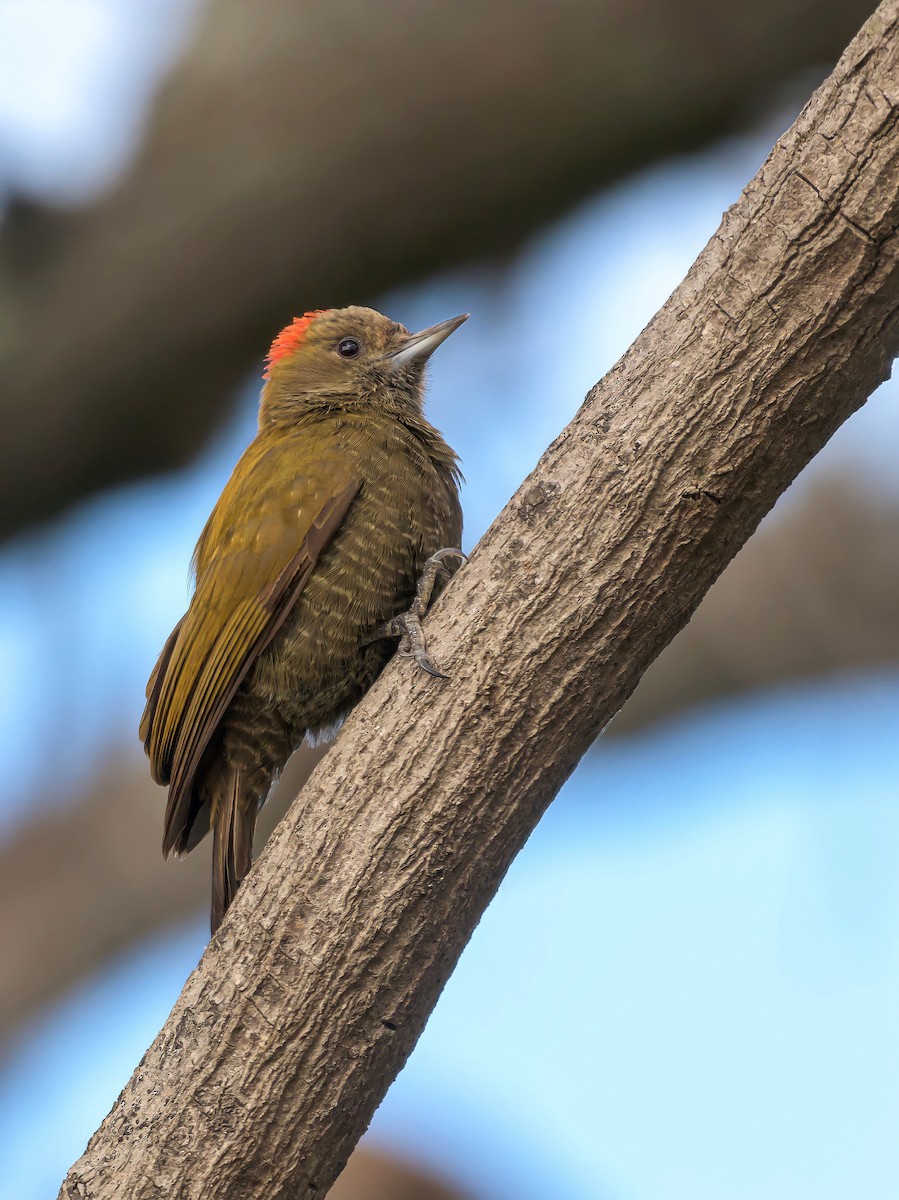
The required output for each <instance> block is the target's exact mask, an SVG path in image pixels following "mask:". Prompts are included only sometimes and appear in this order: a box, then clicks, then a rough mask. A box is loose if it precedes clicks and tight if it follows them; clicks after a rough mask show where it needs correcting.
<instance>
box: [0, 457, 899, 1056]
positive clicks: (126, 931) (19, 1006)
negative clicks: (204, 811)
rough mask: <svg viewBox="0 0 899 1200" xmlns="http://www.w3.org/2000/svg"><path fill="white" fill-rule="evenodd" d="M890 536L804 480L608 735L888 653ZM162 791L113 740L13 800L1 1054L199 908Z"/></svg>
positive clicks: (841, 494)
mask: <svg viewBox="0 0 899 1200" xmlns="http://www.w3.org/2000/svg"><path fill="white" fill-rule="evenodd" d="M897 546H899V508H895V507H891V508H884V507H880V506H878V505H877V504H875V503H872V501H871V500H870V498H868V497H865V496H863V495H861V494H858V493H855V492H853V491H852V490H851V489H850V488H849V487H848V486H847V485H846V481H845V480H841V479H840V477H836V478H834V477H831V478H830V479H829V480H828V481H826V482H825V483H823V484H822V482H821V481H819V482H818V484H817V486H815V487H813V488H812V489H810V491H808V492H807V493H806V494H805V496H804V498H803V501H802V503H801V505H798V506H791V507H790V508H789V509H788V510H787V511H786V512H784V513H783V514H782V515H781V516H780V518H779V519H778V520H776V521H773V522H771V523H769V524H768V525H767V526H766V527H765V528H764V529H760V530H759V531H758V533H757V534H756V535H755V537H753V538H751V539H750V541H749V543H748V544H747V545H746V547H745V548H744V550H743V551H741V553H740V554H738V555H737V557H736V559H735V560H734V561H733V562H732V563H731V565H730V566H729V567H728V568H727V570H726V571H725V572H724V574H723V575H722V576H721V578H720V579H719V580H718V582H717V583H716V584H715V586H714V587H713V588H712V589H711V591H710V592H709V593H708V595H707V596H706V597H705V599H704V600H703V602H702V604H701V605H700V607H699V611H698V612H697V614H696V616H695V617H694V618H693V620H692V621H691V622H690V624H689V625H688V626H687V628H686V629H684V630H683V631H682V632H681V633H680V634H679V635H678V636H677V637H676V638H675V639H674V641H673V642H672V644H671V645H670V646H669V647H668V648H667V649H666V650H665V652H664V653H663V654H662V655H661V656H660V657H659V658H658V659H656V661H655V662H654V663H653V665H652V667H651V668H650V669H649V671H647V673H646V675H644V677H643V678H642V679H641V681H640V686H639V687H638V688H637V690H636V692H635V693H634V695H633V696H632V697H631V698H630V699H629V700H628V702H627V704H625V706H624V708H623V710H622V711H621V713H619V715H618V716H617V717H616V718H615V721H614V723H613V725H612V727H611V730H610V733H611V734H613V735H614V734H621V733H628V732H631V731H633V730H634V729H637V728H640V727H642V726H645V725H646V724H647V723H648V722H651V721H654V720H658V719H660V718H664V717H669V716H671V714H672V713H677V712H682V711H683V710H684V709H685V708H688V707H689V706H690V705H691V704H698V703H701V702H703V701H705V702H708V701H709V700H711V699H714V698H719V697H722V696H729V695H734V694H735V693H738V692H742V691H747V690H750V689H752V688H758V687H770V686H773V685H775V684H781V685H783V684H785V683H789V682H791V681H793V680H797V679H807V678H810V677H813V676H818V677H820V676H822V675H828V674H834V673H837V672H850V671H865V670H871V669H873V668H877V667H884V666H887V665H888V664H895V663H899V622H897V621H896V613H895V608H896V596H897V595H899V555H897V554H896V547H897ZM134 749H135V750H136V747H135V748H134ZM323 750H324V747H318V748H317V749H315V750H312V749H310V747H308V746H303V747H301V749H300V750H299V752H298V753H297V754H296V755H294V757H293V759H292V760H291V762H290V765H289V767H288V769H287V771H286V772H285V773H284V775H283V776H282V777H281V779H280V781H279V783H278V787H277V789H276V791H275V793H274V795H272V796H271V797H269V800H268V802H267V803H266V805H265V808H264V809H263V810H262V813H261V815H260V821H259V825H258V827H257V837H256V844H257V846H262V845H263V844H264V842H265V841H266V839H267V837H268V835H269V834H270V833H271V830H272V829H273V828H274V826H275V824H276V823H277V820H278V819H279V818H280V817H281V816H283V814H284V812H285V811H286V809H287V807H288V805H289V803H290V801H291V800H292V799H293V798H294V797H295V796H296V794H297V791H298V790H299V788H300V787H301V786H302V785H303V783H304V782H305V781H306V779H307V778H308V776H309V774H310V772H311V770H312V767H313V766H314V765H315V763H316V762H317V761H318V760H319V759H320V758H321V756H322V752H323ZM59 787H60V790H62V788H63V781H62V780H60V781H59ZM123 797H127V803H123ZM164 799H165V797H164V795H163V793H162V792H160V790H159V788H158V787H157V786H156V785H155V784H154V783H153V782H152V780H151V779H150V776H149V775H148V773H147V767H146V760H145V759H144V756H143V755H142V754H138V753H133V754H129V755H125V754H124V752H123V753H122V755H121V757H118V758H111V759H108V760H104V761H103V762H102V763H101V764H100V765H99V766H98V769H97V771H96V772H95V773H94V774H93V776H92V777H91V778H90V779H89V780H88V781H87V782H86V783H84V784H83V785H82V787H81V790H80V792H79V793H78V794H77V795H73V794H72V793H71V789H69V791H68V793H64V797H63V798H61V799H60V800H58V801H55V802H54V801H48V799H47V797H46V796H41V797H38V796H35V797H33V798H32V799H30V800H28V799H26V801H25V802H24V804H23V805H22V808H23V810H24V811H27V812H30V813H32V819H31V820H30V821H29V822H28V823H27V824H24V825H23V826H22V827H21V828H20V829H17V830H16V831H15V832H14V833H13V834H12V835H11V836H10V838H9V839H8V840H7V841H5V842H0V912H15V913H16V914H17V917H16V920H15V921H2V922H0V962H2V963H3V964H4V970H3V971H2V972H0V1054H2V1045H3V1042H4V1041H7V1040H8V1039H9V1038H10V1037H11V1036H13V1035H14V1034H15V1032H16V1029H17V1027H18V1025H19V1024H20V1023H21V1022H22V1021H24V1020H26V1019H28V1018H30V1017H33V1015H34V1011H35V1009H36V1008H40V1007H42V1006H43V1005H45V1004H48V1003H50V1002H51V1001H52V1000H53V999H54V998H55V997H57V996H58V995H59V994H60V993H62V992H64V991H65V990H66V989H67V988H69V987H71V986H72V985H73V984H74V983H75V982H77V980H79V979H81V978H82V977H83V976H85V975H88V974H90V973H91V972H93V971H96V970H98V969H100V967H101V966H102V963H103V961H104V960H105V959H107V958H108V957H111V956H112V955H114V954H118V953H121V951H122V950H124V949H126V948H127V947H128V946H130V945H132V944H133V943H134V942H135V941H137V940H139V939H141V938H143V937H147V936H149V935H150V934H152V933H154V932H157V931H158V930H159V929H161V928H163V927H164V926H166V925H168V924H170V923H173V922H175V921H177V920H183V919H184V918H186V917H188V916H190V915H192V914H199V913H200V912H201V910H204V911H205V907H206V903H207V888H208V877H209V862H208V859H207V856H206V855H205V854H202V853H201V854H192V855H190V856H189V857H188V858H187V859H185V860H184V862H180V863H171V862H169V863H166V862H163V860H162V855H161V854H160V853H159V828H160V820H161V816H162V807H163V803H164ZM73 846H77V847H78V848H79V850H78V853H77V854H73V853H72V847H73ZM110 896H115V898H116V900H115V904H110V902H109V898H110Z"/></svg>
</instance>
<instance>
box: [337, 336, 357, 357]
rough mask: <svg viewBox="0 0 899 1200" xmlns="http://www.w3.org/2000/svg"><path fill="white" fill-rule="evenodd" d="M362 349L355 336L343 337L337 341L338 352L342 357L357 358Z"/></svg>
mask: <svg viewBox="0 0 899 1200" xmlns="http://www.w3.org/2000/svg"><path fill="white" fill-rule="evenodd" d="M361 349H362V347H361V346H360V345H359V343H358V342H357V341H356V339H355V338H341V340H340V341H339V342H338V343H337V353H338V354H339V355H340V357H341V358H355V357H356V356H357V355H358V353H359V351H360V350H361Z"/></svg>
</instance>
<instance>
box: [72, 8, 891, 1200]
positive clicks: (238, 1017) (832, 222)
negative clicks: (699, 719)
mask: <svg viewBox="0 0 899 1200" xmlns="http://www.w3.org/2000/svg"><path fill="white" fill-rule="evenodd" d="M897 33H899V0H885V2H884V3H883V4H881V6H880V8H879V9H878V10H877V13H876V14H875V15H874V16H873V17H872V18H871V19H870V21H869V22H868V23H867V24H866V26H865V27H864V29H863V30H862V32H861V33H860V34H859V36H858V37H857V38H856V40H855V41H854V42H853V43H852V45H851V46H850V47H849V49H848V50H847V51H846V53H845V55H844V56H843V58H842V59H841V61H840V63H839V65H838V66H837V68H836V70H835V72H834V74H833V76H832V77H831V78H830V79H829V80H828V81H827V83H826V84H825V85H824V86H823V87H822V88H821V89H820V90H819V91H818V93H817V94H816V95H815V97H814V98H813V100H812V101H811V103H810V104H809V105H808V106H807V107H806V109H805V110H804V112H803V113H802V115H801V116H800V118H799V119H798V120H797V122H796V124H795V125H794V126H793V127H792V128H791V129H790V130H789V131H788V132H787V134H785V135H784V137H783V138H782V139H781V141H780V142H779V143H778V145H777V146H776V147H775V149H774V150H773V152H772V154H771V155H770V157H769V158H768V160H767V161H766V162H765V164H764V165H763V167H762V168H761V170H760V172H759V174H758V175H757V176H756V177H755V179H753V180H752V182H751V183H750V184H749V186H748V187H747V189H746V191H745V192H744V194H743V196H742V197H741V199H740V201H739V202H738V203H737V204H736V205H734V207H733V208H732V209H731V210H730V211H729V212H728V213H727V214H726V216H725V218H724V220H723V222H722V224H721V227H720V228H719V230H718V232H717V233H716V234H715V236H714V237H713V238H712V240H711V241H710V243H709V245H708V246H707V247H706V249H705V250H704V251H703V253H702V254H701V255H700V257H699V259H698V260H697V262H696V263H695V264H694V266H693V268H692V269H691V270H690V272H689V274H688V275H687V277H686V279H685V280H684V282H683V283H682V284H681V286H680V287H679V288H678V289H677V291H676V292H675V293H674V295H673V296H672V297H671V299H670V300H669V301H668V302H667V304H666V305H665V306H664V308H663V309H662V310H661V311H660V312H659V314H658V315H657V316H656V317H655V318H654V319H653V321H652V322H651V323H650V324H649V325H648V326H647V328H646V329H645V330H644V332H643V333H642V334H641V335H640V337H639V338H638V339H637V341H636V342H635V343H634V345H633V346H632V347H631V349H630V350H629V351H628V353H627V354H626V355H625V356H624V357H623V358H622V359H621V360H620V361H619V362H618V363H617V364H616V366H615V367H614V368H613V369H612V371H611V372H610V373H609V374H608V375H607V376H606V377H605V379H603V380H602V381H601V382H600V383H599V384H598V385H597V386H596V387H595V388H594V389H593V390H592V392H591V393H590V394H589V396H588V397H587V399H586V401H585V403H584V405H583V407H582V408H581V410H580V412H579V413H578V415H577V416H576V417H575V419H574V420H573V421H572V422H571V424H570V425H569V426H568V427H567V428H566V429H565V430H564V431H563V433H562V434H561V435H560V437H559V438H558V439H557V440H556V441H555V442H554V443H553V445H552V446H551V447H550V448H549V449H548V450H547V451H546V453H545V454H544V455H543V457H542V459H541V461H540V463H539V464H538V466H537V468H536V470H535V471H534V472H533V473H532V474H531V475H530V476H529V478H528V479H527V480H526V481H525V482H524V484H523V485H522V487H521V488H520V489H519V491H518V493H517V494H516V495H515V496H514V497H513V499H512V500H511V501H510V502H509V504H508V505H507V506H506V508H505V509H504V510H503V512H502V514H501V515H500V517H499V518H498V519H497V520H496V522H495V523H494V525H493V526H492V527H491V529H490V530H489V532H488V533H487V534H486V536H485V537H484V539H483V540H482V542H481V543H480V545H479V546H478V548H477V551H476V553H475V555H474V556H473V558H472V561H471V563H470V565H469V566H467V567H465V568H463V569H462V571H461V572H460V573H459V575H458V576H457V578H456V579H455V581H454V583H453V585H452V587H451V588H450V589H448V591H447V592H446V593H445V594H444V596H443V597H441V599H440V601H439V603H438V606H437V611H436V613H435V619H434V620H431V621H429V623H428V634H429V639H430V640H429V649H430V650H431V652H432V653H433V655H434V657H435V659H436V661H437V662H439V663H441V664H442V665H443V666H444V667H445V668H446V669H447V670H448V671H449V672H450V674H451V676H452V678H451V680H450V681H449V682H447V683H444V684H441V683H439V682H436V681H434V680H432V679H430V678H425V677H423V676H422V675H421V674H420V673H416V672H415V670H414V668H413V667H412V666H411V664H410V663H409V662H408V661H404V660H399V659H396V660H394V661H393V662H392V663H391V664H390V665H389V666H388V668H387V670H386V672H385V673H384V675H383V676H382V678H381V679H380V681H379V682H378V684H377V685H376V686H375V688H373V689H372V691H371V693H370V694H369V695H368V696H367V697H366V698H365V700H363V701H362V703H361V704H360V705H359V706H358V707H357V708H356V710H355V711H354V713H353V714H352V716H351V717H350V719H349V721H348V723H347V725H346V727H345V729H344V730H343V732H342V734H341V736H340V737H339V738H338V740H337V742H336V744H335V745H334V747H333V748H332V749H331V751H330V753H329V754H328V756H327V757H326V759H325V760H324V762H323V763H322V764H321V766H320V767H319V768H318V769H317V770H316V772H315V773H314V774H313V776H312V778H311V779H310V781H309V783H308V784H307V786H306V788H304V790H303V792H302V793H301V796H300V799H299V801H298V802H297V803H296V804H295V805H294V806H293V807H292V808H291V810H290V812H289V813H288V814H287V816H286V817H285V819H284V821H283V822H282V823H281V825H280V826H279V828H278V829H277V830H276V832H275V834H274V835H273V837H272V839H271V841H270V842H269V845H268V846H267V848H266V850H265V851H264V852H263V854H262V856H261V859H260V861H259V863H258V864H257V867H256V868H255V869H254V870H253V871H252V872H251V873H250V875H249V877H248V878H247V880H246V881H245V883H244V884H243V886H242V888H241V891H240V894H239V895H238V898H237V901H236V903H235V905H234V907H233V909H232V910H231V912H230V913H229V915H228V918H227V919H226V921H225V922H224V924H223V926H222V929H221V932H220V934H219V935H218V936H217V937H216V938H215V939H214V940H213V941H212V943H211V944H210V947H209V949H208V950H207V952H206V954H205V955H204V958H203V960H202V962H201V964H200V966H199V967H198V969H197V970H196V971H195V972H194V973H193V975H192V976H191V977H190V979H189V980H188V982H187V984H186V985H185V988H184V991H183V992H182V995H181V997H180V999H179V1001H178V1003H177V1005H176V1006H175V1009H174V1010H173V1012H172V1014H171V1016H170V1017H169V1019H168V1021H167V1022H166V1024H165V1026H164V1027H163V1029H162V1031H161V1032H160V1034H159V1035H158V1037H157V1038H156V1040H155V1041H154V1043H153V1045H152V1046H151V1048H150V1049H149V1051H148V1052H147V1054H146V1055H145V1056H144V1058H143V1060H142V1062H141V1063H140V1065H139V1066H138V1068H137V1070H136V1072H135V1074H134V1075H133V1076H132V1078H131V1080H130V1082H129V1083H128V1085H127V1086H126V1088H125V1090H124V1092H123V1093H122V1095H121V1097H120V1098H119V1100H118V1101H117V1103H116V1105H115V1107H114V1108H113V1110H112V1112H111V1113H110V1115H109V1116H108V1117H107V1118H106V1120H105V1121H104V1123H103V1125H102V1126H101V1128H100V1130H99V1131H98V1133H97V1134H96V1135H95V1136H94V1137H93V1138H92V1140H91V1142H90V1144H89V1146H88V1148H87V1151H86V1152H85V1154H84V1156H83V1157H82V1158H81V1159H80V1160H79V1161H78V1163H76V1165H75V1166H74V1167H73V1168H72V1170H71V1172H70V1173H69V1175H68V1177H67V1179H66V1181H65V1183H64V1184H63V1188H62V1192H61V1195H62V1196H63V1197H68V1198H70V1200H72V1198H75V1197H79V1198H81V1200H85V1198H87V1197H90V1198H91V1200H101V1198H106V1197H109V1198H110V1200H111V1198H112V1197H119V1196H123V1195H127V1196H128V1197H129V1198H130V1200H149V1198H150V1197H160V1196H165V1197H167V1198H168V1197H171V1198H173V1200H174V1198H175V1197H179V1198H187V1197H197V1198H199V1197H207V1196H217V1197H228V1198H233V1200H238V1198H240V1200H257V1198H258V1200H262V1198H263V1197H265V1200H287V1197H291V1198H295V1197H297V1196H304V1197H309V1200H316V1198H320V1197H323V1196H324V1195H325V1193H326V1192H327V1190H328V1188H329V1187H330V1185H331V1184H332V1183H333V1182H334V1180H335V1178H336V1177H337V1174H338V1172H339V1170H340V1168H341V1166H342V1165H343V1163H344V1162H345V1161H346V1159H347V1157H348V1155H349V1153H350V1151H351V1149H352V1147H353V1146H354V1144H355V1143H356V1141H357V1139H358V1138H359V1136H360V1134H361V1133H362V1131H363V1130H364V1129H365V1127H366V1125H367V1124H368V1122H369V1120H370V1119H371V1116H372V1113H373V1112H374V1110H375V1107H376V1106H377V1104H378V1102H379V1101H380V1099H381V1097H382V1096H383V1095H384V1092H385V1091H386V1089H387V1087H388V1085H389V1083H390V1081H391V1080H392V1079H393V1078H394V1076H395V1075H396V1073H397V1071H398V1070H399V1068H400V1067H401V1066H402V1064H403V1062H404V1061H405V1059H406V1057H407V1055H408V1054H409V1052H410V1050H411V1049H412V1047H413V1046H414V1044H415V1041H416V1039H417V1038H418V1036H419V1034H420V1033H421V1030H422V1028H423V1026H424V1023H425V1020H426V1019H427V1016H428V1014H429V1013H430V1011H431V1009H432V1008H433V1006H434V1004H435V1002H436V999H437V997H438V995H439V993H440V990H441V988H442V987H443V985H444V983H445V982H446V979H447V978H448V976H449V974H450V972H451V970H452V969H453V966H454V965H455V962H456V960H457V958H458V956H459V954H460V953H461V951H462V948H463V947H464V945H465V943H466V941H467V940H468V938H469V936H470V935H471V932H472V930H473V929H474V927H475V925H476V924H477V921H478V920H479V918H480V916H481V914H482V912H483V911H484V908H485V907H486V905H487V903H488V902H489V900H490V898H491V897H492V896H493V894H494V892H495V890H496V888H497V886H498V885H499V882H500V880H501V879H502V877H503V874H504V873H505V871H506V869H507V868H508V866H509V863H510V862H511V860H512V858H513V857H514V856H515V854H516V853H517V852H518V850H519V849H520V848H521V846H522V845H523V844H524V842H525V840H526V839H527V837H528V836H529V834H530V833H531V832H532V830H533V829H534V826H535V825H536V823H537V821H538V820H539V818H540V816H541V814H542V813H543V811H544V809H545V808H546V806H547V804H548V803H549V802H550V800H551V799H552V797H553V796H554V795H555V794H556V792H557V791H558V789H559V787H560V786H561V785H562V783H563V782H564V780H565V779H566V778H567V777H568V775H569V774H570V773H571V771H572V770H573V769H574V767H575V765H576V763H577V761H578V759H579V758H580V756H581V755H582V754H583V753H584V751H585V750H586V749H587V747H588V746H589V745H590V743H591V742H592V740H593V738H594V737H595V736H596V734H597V733H598V731H599V730H600V729H601V728H602V727H603V726H604V725H605V724H606V723H607V722H608V721H609V720H610V719H611V718H612V716H613V715H614V714H615V713H616V712H617V711H618V710H619V709H620V707H621V705H622V704H623V703H624V701H625V699H626V698H627V696H628V695H629V694H630V692H631V691H632V690H633V688H634V687H635V685H636V683H637V681H638V679H639V678H640V676H641V675H642V673H643V672H644V671H645V670H646V668H647V667H648V665H649V664H650V663H651V662H652V660H653V659H654V658H655V657H656V656H657V655H658V654H659V652H660V651H661V649H662V648H663V647H664V646H665V645H666V643H667V642H669V641H670V639H671V638H672V637H673V636H674V634H675V633H676V632H677V631H678V630H679V629H680V628H681V627H682V626H683V625H684V624H685V622H686V621H687V620H688V619H689V617H690V615H691V614H692V612H693V611H694V609H695V608H696V605H697V604H698V603H699V600H700V599H701V597H702V596H703V594H704V593H705V591H706V590H707V589H708V587H709V586H710V584H711V583H712V581H713V580H714V579H715V578H716V577H717V576H718V574H720V572H721V571H722V569H723V568H724V566H725V565H726V564H727V562H728V561H729V560H730V559H731V558H732V557H733V555H734V554H735V552H736V551H737V549H738V548H739V547H740V546H741V545H742V544H743V542H744V541H745V540H746V539H747V538H748V537H749V536H750V534H751V533H752V531H753V530H754V529H755V527H756V525H757V524H758V522H759V520H760V519H761V517H762V516H763V515H764V513H765V512H767V511H768V509H770V507H771V506H772V504H773V503H774V501H775V500H776V498H777V496H778V495H779V494H780V493H781V492H782V491H783V490H784V488H785V487H786V486H787V485H788V484H789V482H790V481H791V480H792V479H793V478H794V477H795V476H796V474H797V473H798V472H799V471H800V470H801V468H802V467H803V466H804V465H805V463H807V462H808V461H809V459H810V458H811V457H812V456H813V455H814V454H815V453H816V452H817V451H818V450H819V449H820V448H821V446H822V445H824V443H825V442H826V441H827V439H828V438H829V437H830V435H831V434H832V433H833V431H834V430H835V429H836V428H837V426H838V425H839V424H840V422H842V421H843V420H845V419H846V417H848V416H849V414H850V413H852V412H853V411H854V410H855V409H856V408H857V407H858V406H859V405H860V404H862V403H863V402H864V400H865V398H866V397H867V396H868V395H869V394H870V392H871V391H872V390H873V389H874V387H875V386H876V385H877V384H878V383H879V382H881V381H882V380H883V379H884V378H885V377H886V375H887V373H888V371H889V365H890V361H891V359H892V357H893V356H894V354H895V353H896V351H897V348H899V269H897V262H896V250H897V239H896V233H895V230H896V227H897V219H899V197H897V191H899V131H897V122H896V108H895V106H894V103H893V101H892V100H891V99H890V95H891V94H892V93H893V92H894V91H895V90H896V87H897V79H899V37H897Z"/></svg>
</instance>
